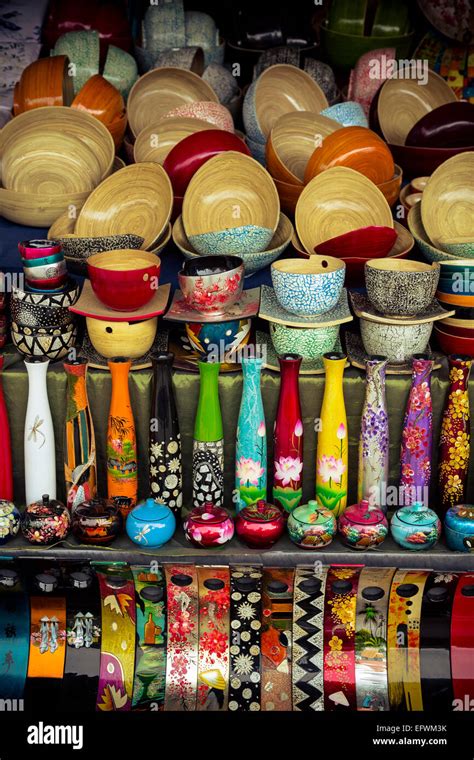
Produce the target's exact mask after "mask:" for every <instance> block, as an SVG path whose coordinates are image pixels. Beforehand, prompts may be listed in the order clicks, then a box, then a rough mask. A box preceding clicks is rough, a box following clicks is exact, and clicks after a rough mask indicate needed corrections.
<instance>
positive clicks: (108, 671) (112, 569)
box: [95, 562, 136, 712]
mask: <svg viewBox="0 0 474 760" xmlns="http://www.w3.org/2000/svg"><path fill="white" fill-rule="evenodd" d="M95 567H96V571H97V576H98V579H99V588H100V597H101V605H102V643H101V652H100V674H99V691H98V694H97V710H100V711H102V712H110V711H112V710H120V711H126V710H130V709H131V706H132V694H133V671H134V667H135V627H136V611H135V587H134V585H133V576H132V573H131V571H130V568H129V566H128V565H126V564H125V563H120V562H117V564H113V563H111V564H110V565H108V564H102V563H97V564H96V566H95Z"/></svg>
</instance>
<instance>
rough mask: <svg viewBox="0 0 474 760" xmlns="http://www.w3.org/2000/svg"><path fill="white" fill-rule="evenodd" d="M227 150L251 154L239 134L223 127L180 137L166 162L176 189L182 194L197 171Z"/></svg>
mask: <svg viewBox="0 0 474 760" xmlns="http://www.w3.org/2000/svg"><path fill="white" fill-rule="evenodd" d="M228 150H233V151H238V152H239V153H245V154H246V155H247V156H250V155H251V153H250V150H249V149H248V147H247V145H246V144H245V143H244V141H243V140H241V138H240V137H238V136H237V135H235V134H233V133H232V132H227V131H225V130H223V129H206V130H204V131H202V132H195V133H194V134H192V135H188V137H185V138H184V139H183V140H180V141H179V143H177V144H176V145H175V146H174V148H172V150H170V152H169V153H168V155H167V156H166V158H165V161H164V163H163V168H164V169H165V171H166V172H167V174H168V176H169V178H170V180H171V184H172V185H173V190H174V192H175V194H176V195H177V196H182V195H184V193H185V192H186V188H187V186H188V184H189V182H190V180H191V178H192V177H193V176H194V174H195V173H196V172H197V170H198V169H199V168H200V167H201V166H202V165H203V164H205V163H206V161H208V160H209V159H210V158H212V156H216V155H217V154H218V153H223V152H225V151H228Z"/></svg>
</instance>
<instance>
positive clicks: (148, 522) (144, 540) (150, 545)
mask: <svg viewBox="0 0 474 760" xmlns="http://www.w3.org/2000/svg"><path fill="white" fill-rule="evenodd" d="M125 529H126V531H127V536H128V537H129V539H130V540H131V541H133V543H134V544H138V546H142V547H143V548H146V549H159V548H160V547H161V546H164V544H166V543H167V542H168V541H169V540H170V539H171V538H172V537H173V534H174V532H175V530H176V518H175V516H174V514H173V512H172V511H171V509H170V508H169V507H167V506H166V505H165V504H157V503H156V501H154V499H153V498H151V497H150V498H149V499H147V500H146V501H144V502H143V503H142V504H138V505H137V506H136V507H135V508H134V509H132V511H131V512H130V513H129V515H128V517H127V522H126V524H125Z"/></svg>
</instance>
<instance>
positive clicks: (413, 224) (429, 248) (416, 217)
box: [407, 203, 459, 262]
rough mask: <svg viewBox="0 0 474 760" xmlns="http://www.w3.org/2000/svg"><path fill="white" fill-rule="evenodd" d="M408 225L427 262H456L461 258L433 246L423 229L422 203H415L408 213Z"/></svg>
mask: <svg viewBox="0 0 474 760" xmlns="http://www.w3.org/2000/svg"><path fill="white" fill-rule="evenodd" d="M407 223H408V229H409V230H410V232H411V234H412V235H413V237H414V239H415V242H416V244H417V246H418V247H419V249H420V250H421V252H422V254H423V256H424V257H425V259H426V260H427V261H439V262H442V261H449V260H452V261H454V260H456V259H458V258H459V256H454V255H453V254H452V253H446V251H442V250H441V249H440V248H436V246H434V245H432V243H431V241H430V239H429V237H428V234H427V232H426V230H425V228H424V227H423V222H422V220H421V204H420V203H415V205H414V206H412V208H411V209H410V211H409V212H408V217H407Z"/></svg>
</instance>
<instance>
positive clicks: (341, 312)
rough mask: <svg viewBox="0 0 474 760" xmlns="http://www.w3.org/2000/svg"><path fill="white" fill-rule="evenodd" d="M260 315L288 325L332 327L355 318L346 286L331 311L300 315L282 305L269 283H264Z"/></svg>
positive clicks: (271, 320)
mask: <svg viewBox="0 0 474 760" xmlns="http://www.w3.org/2000/svg"><path fill="white" fill-rule="evenodd" d="M258 316H259V317H260V319H265V320H266V321H267V322H277V323H278V324H280V325H286V326H287V327H331V326H334V325H342V324H343V323H344V322H352V320H353V319H354V317H353V316H352V314H351V311H350V309H349V303H348V301H347V290H346V288H343V289H342V290H341V295H340V298H339V301H338V302H337V304H336V305H335V306H334V308H332V309H330V311H326V312H325V313H324V314H318V315H313V316H311V315H309V316H305V317H298V316H296V314H290V312H289V311H286V309H284V308H283V307H282V306H280V304H279V303H278V301H277V297H276V295H275V291H274V290H273V288H272V287H270V286H269V285H262V292H261V296H260V311H259V313H258Z"/></svg>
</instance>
